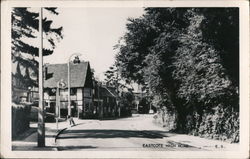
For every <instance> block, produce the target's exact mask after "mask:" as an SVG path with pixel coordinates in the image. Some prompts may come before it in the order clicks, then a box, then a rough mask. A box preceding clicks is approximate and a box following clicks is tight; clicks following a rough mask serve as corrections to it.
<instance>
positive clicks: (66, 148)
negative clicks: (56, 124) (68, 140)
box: [57, 146, 97, 151]
mask: <svg viewBox="0 0 250 159" xmlns="http://www.w3.org/2000/svg"><path fill="white" fill-rule="evenodd" d="M93 148H97V147H95V146H59V147H57V150H58V151H67V150H69V151H72V150H80V149H93Z"/></svg>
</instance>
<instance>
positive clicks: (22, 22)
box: [11, 8, 63, 76]
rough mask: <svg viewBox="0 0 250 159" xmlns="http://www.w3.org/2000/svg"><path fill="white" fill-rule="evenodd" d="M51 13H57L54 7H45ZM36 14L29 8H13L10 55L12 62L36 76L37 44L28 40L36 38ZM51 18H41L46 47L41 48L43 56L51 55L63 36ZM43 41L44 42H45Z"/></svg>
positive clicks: (60, 28) (60, 29)
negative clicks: (34, 44) (53, 25)
mask: <svg viewBox="0 0 250 159" xmlns="http://www.w3.org/2000/svg"><path fill="white" fill-rule="evenodd" d="M44 10H45V11H48V12H50V13H52V14H55V15H58V14H59V13H58V12H57V11H56V8H45V9H44ZM38 16H39V14H38V13H36V12H33V11H32V10H31V8H13V10H12V14H11V25H12V27H11V33H12V34H11V44H12V45H11V57H12V62H18V63H20V65H22V66H23V67H25V68H28V71H31V72H32V74H34V75H35V76H37V71H38V63H37V61H36V59H35V57H36V56H38V46H33V45H32V44H30V43H29V40H30V41H31V40H34V39H36V38H37V33H38V31H39V30H38V22H39V21H38ZM52 23H53V21H52V20H49V19H47V18H44V19H43V32H44V37H45V38H44V39H45V40H46V41H47V43H48V46H47V47H48V48H43V56H47V55H51V54H52V53H53V50H54V49H55V46H56V41H59V40H60V39H62V38H63V35H62V27H59V28H54V27H52ZM46 41H45V42H46Z"/></svg>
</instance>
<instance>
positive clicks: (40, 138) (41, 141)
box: [37, 7, 45, 147]
mask: <svg viewBox="0 0 250 159" xmlns="http://www.w3.org/2000/svg"><path fill="white" fill-rule="evenodd" d="M42 14H43V8H42V7H41V8H40V10H39V34H40V38H39V40H40V47H39V109H38V127H37V134H38V135H37V146H38V147H45V124H44V101H43V29H42V28H43V27H42V20H43V15H42Z"/></svg>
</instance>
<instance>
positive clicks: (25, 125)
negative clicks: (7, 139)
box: [12, 103, 31, 139]
mask: <svg viewBox="0 0 250 159" xmlns="http://www.w3.org/2000/svg"><path fill="white" fill-rule="evenodd" d="M30 108H31V107H30V105H27V104H15V103H12V139H14V138H16V137H18V136H19V135H20V134H22V133H23V132H25V131H26V130H28V129H29V122H30V120H29V114H30Z"/></svg>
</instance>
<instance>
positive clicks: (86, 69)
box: [44, 61, 95, 118]
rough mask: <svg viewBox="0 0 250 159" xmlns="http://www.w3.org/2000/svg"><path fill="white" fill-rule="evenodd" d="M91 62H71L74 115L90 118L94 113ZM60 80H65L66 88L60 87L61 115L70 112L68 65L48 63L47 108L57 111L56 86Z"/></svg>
mask: <svg viewBox="0 0 250 159" xmlns="http://www.w3.org/2000/svg"><path fill="white" fill-rule="evenodd" d="M92 78H93V77H92V72H91V68H90V64H89V62H84V61H81V62H77V63H72V62H71V63H70V79H71V80H70V90H71V91H70V98H71V104H70V105H71V113H72V116H74V117H79V118H90V117H91V116H92V115H93V114H94V110H95V108H94V105H93V81H92ZM59 81H64V83H65V84H66V88H65V89H59V95H60V115H61V116H66V115H67V113H68V65H67V64H65V63H64V64H48V65H46V69H45V80H44V100H45V102H46V107H47V110H48V111H50V112H55V108H56V90H57V89H56V88H57V83H58V82H59Z"/></svg>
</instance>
